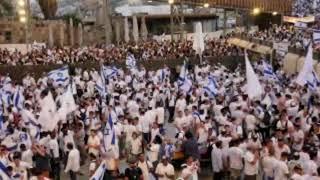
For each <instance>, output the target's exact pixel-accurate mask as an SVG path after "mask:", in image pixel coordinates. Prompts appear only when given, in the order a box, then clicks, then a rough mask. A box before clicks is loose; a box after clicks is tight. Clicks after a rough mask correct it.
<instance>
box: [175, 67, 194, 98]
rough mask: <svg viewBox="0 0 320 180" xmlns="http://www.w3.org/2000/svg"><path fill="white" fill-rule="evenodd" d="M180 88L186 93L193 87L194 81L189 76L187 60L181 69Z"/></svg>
mask: <svg viewBox="0 0 320 180" xmlns="http://www.w3.org/2000/svg"><path fill="white" fill-rule="evenodd" d="M178 86H179V89H180V90H182V91H183V92H184V93H189V92H190V90H191V88H192V81H191V79H190V77H189V74H188V70H187V66H186V62H184V63H183V66H182V67H181V69H180V75H179V78H178Z"/></svg>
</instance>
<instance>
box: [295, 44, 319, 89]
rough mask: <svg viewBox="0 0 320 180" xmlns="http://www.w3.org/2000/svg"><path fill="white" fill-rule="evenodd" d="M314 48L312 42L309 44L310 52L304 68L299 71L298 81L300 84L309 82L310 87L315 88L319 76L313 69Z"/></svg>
mask: <svg viewBox="0 0 320 180" xmlns="http://www.w3.org/2000/svg"><path fill="white" fill-rule="evenodd" d="M312 53H313V49H312V44H310V45H309V48H308V53H307V56H306V58H305V61H304V64H303V67H302V69H301V70H300V72H299V75H298V77H297V80H296V83H297V84H299V85H300V86H304V85H305V84H308V87H309V88H310V89H314V88H315V87H316V86H317V82H318V78H317V75H316V73H315V72H314V70H313V54H312Z"/></svg>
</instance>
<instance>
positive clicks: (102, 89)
mask: <svg viewBox="0 0 320 180" xmlns="http://www.w3.org/2000/svg"><path fill="white" fill-rule="evenodd" d="M95 88H96V90H97V91H98V92H99V94H100V96H101V97H103V99H105V97H106V95H107V91H106V80H105V74H104V70H103V68H101V70H100V77H98V79H97V82H96V85H95Z"/></svg>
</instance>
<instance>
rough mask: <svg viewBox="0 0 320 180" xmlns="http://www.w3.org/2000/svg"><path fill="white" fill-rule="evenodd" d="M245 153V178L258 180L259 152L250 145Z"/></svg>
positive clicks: (246, 179)
mask: <svg viewBox="0 0 320 180" xmlns="http://www.w3.org/2000/svg"><path fill="white" fill-rule="evenodd" d="M247 150H248V151H247V152H246V153H245V155H244V162H245V164H244V175H245V176H244V179H245V180H256V178H257V175H258V170H259V152H258V151H257V150H256V149H254V148H253V147H250V146H249V147H248V148H247Z"/></svg>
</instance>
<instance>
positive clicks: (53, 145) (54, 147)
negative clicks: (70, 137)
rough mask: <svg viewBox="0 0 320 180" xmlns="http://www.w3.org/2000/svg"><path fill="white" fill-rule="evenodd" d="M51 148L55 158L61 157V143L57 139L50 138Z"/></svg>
mask: <svg viewBox="0 0 320 180" xmlns="http://www.w3.org/2000/svg"><path fill="white" fill-rule="evenodd" d="M49 148H50V151H52V153H53V158H59V144H58V141H57V140H56V139H50V141H49Z"/></svg>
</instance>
